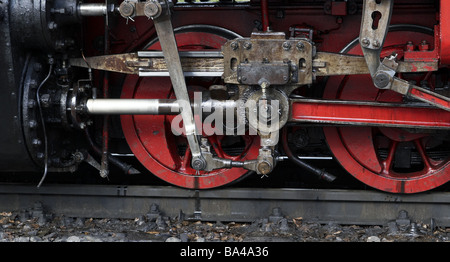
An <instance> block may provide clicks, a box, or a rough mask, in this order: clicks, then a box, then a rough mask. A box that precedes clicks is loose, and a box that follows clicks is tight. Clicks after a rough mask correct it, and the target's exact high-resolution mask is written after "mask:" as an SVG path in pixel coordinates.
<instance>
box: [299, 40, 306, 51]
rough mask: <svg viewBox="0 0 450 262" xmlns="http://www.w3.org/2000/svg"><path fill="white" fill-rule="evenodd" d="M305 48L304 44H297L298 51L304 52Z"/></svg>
mask: <svg viewBox="0 0 450 262" xmlns="http://www.w3.org/2000/svg"><path fill="white" fill-rule="evenodd" d="M304 48H305V44H303V43H302V42H298V43H297V49H298V50H300V51H302V50H303V49H304Z"/></svg>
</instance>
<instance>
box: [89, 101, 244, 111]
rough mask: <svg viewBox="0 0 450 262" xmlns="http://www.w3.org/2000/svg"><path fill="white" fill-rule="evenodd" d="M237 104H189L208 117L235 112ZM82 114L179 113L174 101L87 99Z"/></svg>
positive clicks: (232, 102) (213, 102)
mask: <svg viewBox="0 0 450 262" xmlns="http://www.w3.org/2000/svg"><path fill="white" fill-rule="evenodd" d="M236 107H237V102H236V101H234V100H226V101H220V100H215V99H209V100H206V101H202V102H201V103H195V102H194V103H191V108H192V109H193V111H194V112H199V113H201V114H203V115H209V114H210V113H212V112H215V111H216V110H219V112H223V113H225V112H226V110H235V109H236ZM83 112H86V113H88V114H92V115H177V114H179V113H180V112H181V110H180V105H179V103H178V101H177V100H176V99H121V98H110V99H105V98H100V99H88V100H87V101H86V103H85V104H84V107H83Z"/></svg>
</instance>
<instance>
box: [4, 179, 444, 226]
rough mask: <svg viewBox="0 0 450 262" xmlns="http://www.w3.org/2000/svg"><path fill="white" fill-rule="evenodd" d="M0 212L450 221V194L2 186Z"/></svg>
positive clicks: (212, 218)
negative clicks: (37, 209) (275, 213)
mask: <svg viewBox="0 0 450 262" xmlns="http://www.w3.org/2000/svg"><path fill="white" fill-rule="evenodd" d="M0 195H1V197H2V199H3V201H1V202H0V211H14V210H20V209H25V208H29V207H30V206H33V204H34V203H35V202H41V203H42V205H43V207H44V208H45V209H46V210H47V211H49V212H51V213H53V214H56V215H60V214H63V215H65V216H68V217H71V216H73V217H75V216H76V217H94V218H97V217H98V218H135V217H139V216H141V215H145V214H147V213H148V212H149V211H150V208H151V206H152V204H157V205H158V206H159V209H160V210H161V212H162V214H163V215H166V216H170V217H177V216H179V215H180V214H184V215H185V218H186V219H198V220H203V221H242V222H252V221H254V220H256V219H260V218H264V217H268V216H270V215H271V213H272V210H273V209H274V208H280V210H281V213H282V215H283V216H285V217H287V218H298V217H302V218H303V220H304V221H316V222H320V223H328V222H336V223H339V224H363V225H377V224H385V223H387V222H389V221H392V220H395V219H396V218H397V217H398V214H399V212H400V211H402V210H404V211H406V212H407V213H408V214H409V216H410V218H411V219H413V220H414V221H417V222H420V221H421V222H426V223H430V220H431V219H434V222H435V224H436V225H438V226H450V219H449V218H450V206H449V205H448V203H449V202H450V194H449V193H447V192H431V193H424V194H416V195H398V194H397V195H394V194H388V193H382V192H379V191H373V190H365V191H361V190H326V189H296V188H286V189H279V188H278V189H277V188H266V189H248V188H226V189H214V190H188V189H180V188H174V187H151V186H115V185H111V186H94V185H83V186H78V185H46V186H43V187H41V188H39V189H37V188H36V187H35V186H31V185H19V186H16V185H0Z"/></svg>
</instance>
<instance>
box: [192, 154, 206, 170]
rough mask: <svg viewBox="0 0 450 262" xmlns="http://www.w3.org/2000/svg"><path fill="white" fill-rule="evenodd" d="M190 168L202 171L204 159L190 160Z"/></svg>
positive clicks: (204, 164) (204, 166)
mask: <svg viewBox="0 0 450 262" xmlns="http://www.w3.org/2000/svg"><path fill="white" fill-rule="evenodd" d="M192 168H193V169H195V170H203V169H205V168H206V162H205V160H204V159H202V158H199V157H197V158H196V159H194V160H192Z"/></svg>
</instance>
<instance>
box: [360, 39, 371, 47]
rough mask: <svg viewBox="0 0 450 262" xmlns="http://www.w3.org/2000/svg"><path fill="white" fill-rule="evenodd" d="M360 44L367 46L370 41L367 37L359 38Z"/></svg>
mask: <svg viewBox="0 0 450 262" xmlns="http://www.w3.org/2000/svg"><path fill="white" fill-rule="evenodd" d="M361 44H362V45H363V46H369V45H370V41H369V39H367V38H364V39H363V40H361Z"/></svg>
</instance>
